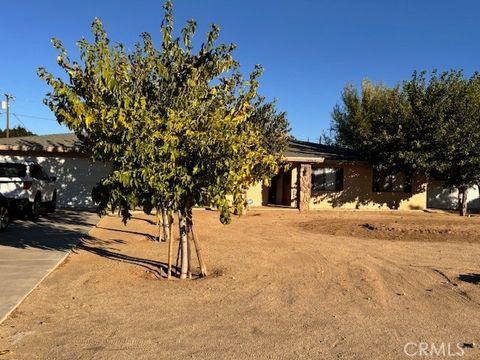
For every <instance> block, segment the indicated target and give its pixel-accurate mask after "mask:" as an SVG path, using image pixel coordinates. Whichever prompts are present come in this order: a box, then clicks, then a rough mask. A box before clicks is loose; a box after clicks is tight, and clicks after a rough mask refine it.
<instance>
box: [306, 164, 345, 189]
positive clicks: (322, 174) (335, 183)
mask: <svg viewBox="0 0 480 360" xmlns="http://www.w3.org/2000/svg"><path fill="white" fill-rule="evenodd" d="M342 190H343V168H313V169H312V191H313V192H316V191H342Z"/></svg>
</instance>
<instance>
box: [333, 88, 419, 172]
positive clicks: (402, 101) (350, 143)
mask: <svg viewBox="0 0 480 360" xmlns="http://www.w3.org/2000/svg"><path fill="white" fill-rule="evenodd" d="M409 113H410V107H409V104H408V102H407V101H406V98H405V95H404V93H403V92H402V89H401V88H400V87H399V86H396V87H394V88H389V87H387V86H385V85H384V84H382V83H378V84H372V83H371V82H370V81H369V80H364V81H362V85H361V90H360V92H359V91H358V90H357V89H356V88H355V87H354V86H353V85H351V84H349V85H347V86H346V87H345V88H344V90H343V92H342V103H341V104H339V105H336V106H335V107H334V109H333V112H332V128H331V131H332V132H333V134H334V141H335V143H336V144H338V145H340V146H345V147H349V148H352V149H355V150H358V151H359V152H360V153H362V154H363V155H364V156H365V157H366V158H367V159H368V160H369V161H370V162H371V163H372V164H373V166H374V167H375V168H377V169H378V170H379V171H387V172H393V173H394V172H397V171H404V170H405V169H406V168H411V167H412V164H410V163H408V162H407V161H406V159H405V158H404V156H403V155H404V151H405V150H408V149H409V144H408V134H407V132H408V124H407V122H408V119H409Z"/></svg>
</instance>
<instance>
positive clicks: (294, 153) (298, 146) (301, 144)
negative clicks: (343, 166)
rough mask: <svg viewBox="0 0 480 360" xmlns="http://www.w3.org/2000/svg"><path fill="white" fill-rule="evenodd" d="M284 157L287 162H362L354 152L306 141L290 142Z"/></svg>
mask: <svg viewBox="0 0 480 360" xmlns="http://www.w3.org/2000/svg"><path fill="white" fill-rule="evenodd" d="M285 156H286V158H287V159H288V160H295V159H298V160H299V161H300V160H302V161H312V162H315V160H321V161H324V160H332V161H362V160H364V159H363V158H362V156H361V155H360V154H359V153H358V152H357V151H355V150H351V149H347V148H342V147H339V146H332V145H324V144H317V143H311V142H307V141H299V140H290V144H289V145H288V148H287V151H286V152H285Z"/></svg>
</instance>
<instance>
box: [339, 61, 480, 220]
mask: <svg viewBox="0 0 480 360" xmlns="http://www.w3.org/2000/svg"><path fill="white" fill-rule="evenodd" d="M479 79H480V76H479V74H477V73H475V74H473V75H472V76H471V77H470V78H466V77H465V76H464V74H463V72H462V71H455V70H452V71H449V72H443V73H441V74H438V73H437V72H436V71H434V72H433V73H432V74H431V76H430V78H429V79H427V78H426V73H425V72H421V73H417V72H414V73H413V75H412V78H411V79H410V80H408V81H404V82H403V83H402V85H401V86H400V85H397V86H395V87H393V88H389V87H386V86H384V85H382V84H377V85H372V84H371V82H369V81H368V80H366V81H363V82H362V88H361V93H360V94H359V93H358V91H357V90H356V89H355V88H354V87H353V86H352V85H347V86H346V87H345V89H344V90H343V92H342V104H341V105H337V106H335V108H334V110H333V112H332V126H331V129H332V131H333V132H334V134H335V141H336V143H337V144H338V145H342V146H346V147H350V148H353V149H356V150H358V151H359V152H361V153H362V154H363V155H364V156H365V157H366V158H367V159H368V160H370V162H371V163H372V165H373V166H374V167H375V168H376V169H378V170H381V171H385V172H390V173H397V172H404V173H407V174H408V173H409V174H415V173H420V174H425V175H427V177H429V178H430V179H441V180H443V181H444V184H445V186H446V187H455V188H457V189H458V191H459V211H460V214H461V215H465V214H466V212H467V190H468V188H469V187H471V186H473V185H477V184H479V183H480V80H479Z"/></svg>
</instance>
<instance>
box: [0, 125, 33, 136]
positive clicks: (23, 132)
mask: <svg viewBox="0 0 480 360" xmlns="http://www.w3.org/2000/svg"><path fill="white" fill-rule="evenodd" d="M33 135H36V134H35V133H33V132H31V131H30V130H28V129H26V128H24V127H23V126H20V125H17V126H15V127H13V128H12V129H10V132H9V136H10V137H21V136H33ZM4 137H7V131H6V130H0V138H4Z"/></svg>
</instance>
